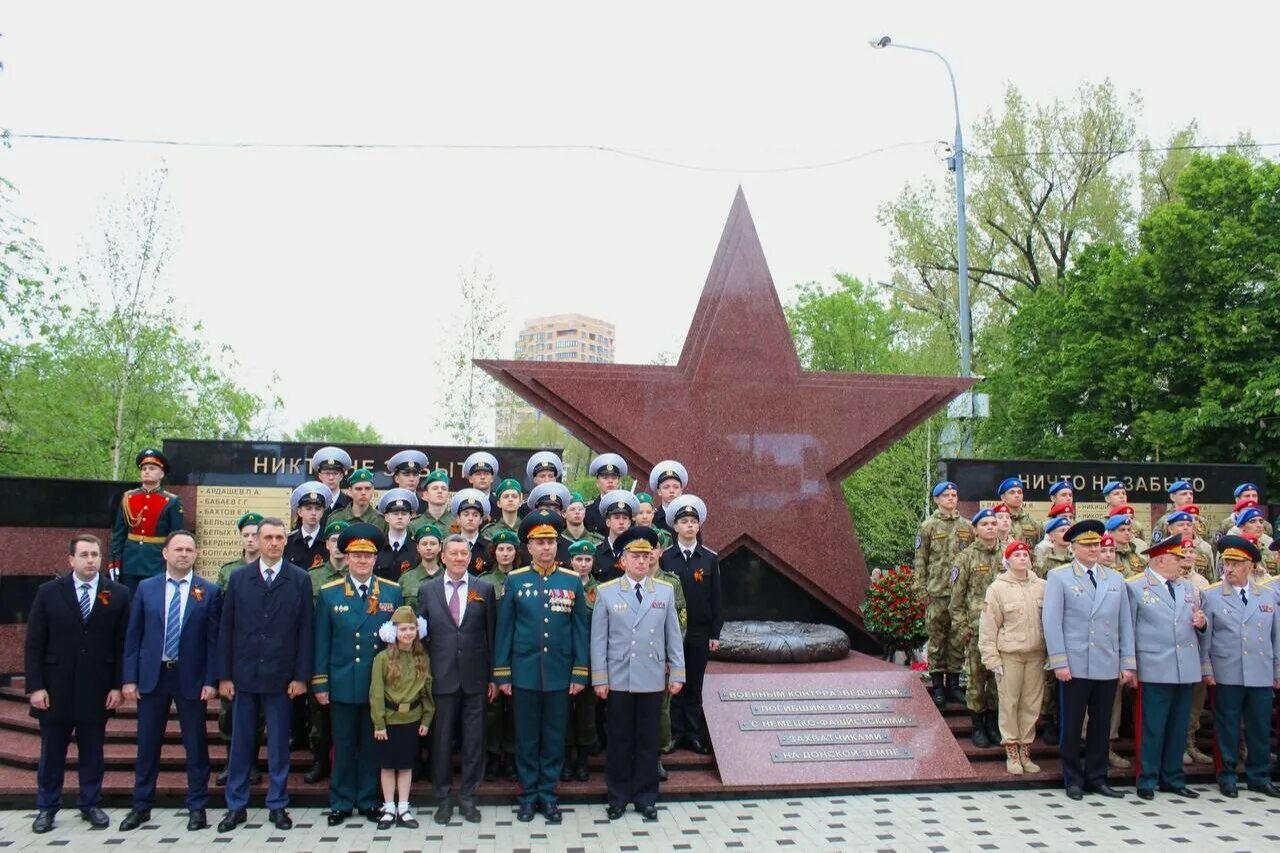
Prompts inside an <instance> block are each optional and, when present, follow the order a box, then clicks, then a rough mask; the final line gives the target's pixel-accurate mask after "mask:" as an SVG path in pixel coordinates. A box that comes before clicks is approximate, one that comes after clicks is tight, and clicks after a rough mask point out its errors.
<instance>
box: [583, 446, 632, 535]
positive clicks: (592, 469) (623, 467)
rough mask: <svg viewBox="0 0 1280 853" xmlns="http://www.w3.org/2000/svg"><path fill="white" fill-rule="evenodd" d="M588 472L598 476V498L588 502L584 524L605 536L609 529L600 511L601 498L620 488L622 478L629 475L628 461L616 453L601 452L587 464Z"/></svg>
mask: <svg viewBox="0 0 1280 853" xmlns="http://www.w3.org/2000/svg"><path fill="white" fill-rule="evenodd" d="M587 473H589V474H590V475H591V476H593V477H595V478H596V499H595V500H593V501H592V502H591V503H589V504H586V505H585V506H586V511H587V512H586V516H584V518H583V522H582V523H583V524H584V525H585V526H586V528H587V529H588V530H590V531H591V532H592V533H595V534H597V535H600V536H604V535H605V534H606V533H608V529H607V528H606V527H605V525H604V514H603V513H601V512H600V499H601V498H602V497H604V496H605V495H607V494H608V493H609V492H612V491H613V490H614V489H616V488H618V484H619V483H620V482H621V481H622V478H623V477H625V476H627V462H626V460H625V459H623V458H622V457H621V456H619V455H618V454H616V453H601V454H600V455H599V456H597V457H596V458H595V459H592V460H591V464H590V465H589V466H587Z"/></svg>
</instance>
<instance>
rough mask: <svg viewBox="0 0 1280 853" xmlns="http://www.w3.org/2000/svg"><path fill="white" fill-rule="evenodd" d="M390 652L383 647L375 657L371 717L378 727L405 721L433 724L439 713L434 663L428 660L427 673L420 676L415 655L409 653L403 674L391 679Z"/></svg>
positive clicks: (403, 664)
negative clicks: (434, 690) (433, 693)
mask: <svg viewBox="0 0 1280 853" xmlns="http://www.w3.org/2000/svg"><path fill="white" fill-rule="evenodd" d="M387 652H388V650H387V649H383V650H382V651H380V652H378V654H377V655H376V656H375V657H374V659H373V673H372V676H371V680H370V682H369V717H370V718H371V719H372V721H373V728H374V730H375V731H385V730H386V728H387V726H398V725H405V724H413V725H418V726H427V727H430V726H431V720H432V719H433V718H434V717H435V714H436V703H435V700H434V699H432V698H431V662H430V661H429V660H428V661H427V671H426V673H425V674H423V675H418V667H417V665H416V664H415V663H414V661H413V658H412V657H410V656H408V655H406V656H405V659H404V660H402V661H401V662H400V676H399V677H398V678H396V679H395V680H394V681H391V680H390V679H388V677H387V659H388V654H387Z"/></svg>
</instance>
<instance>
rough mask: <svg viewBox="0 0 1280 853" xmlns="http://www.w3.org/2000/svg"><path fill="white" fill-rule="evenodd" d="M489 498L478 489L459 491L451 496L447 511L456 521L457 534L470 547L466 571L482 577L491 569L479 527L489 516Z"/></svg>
mask: <svg viewBox="0 0 1280 853" xmlns="http://www.w3.org/2000/svg"><path fill="white" fill-rule="evenodd" d="M489 507H490V503H489V496H488V495H486V494H485V493H484V492H482V491H480V490H479V489H461V490H459V491H458V493H457V494H456V495H454V496H453V503H452V504H451V505H450V506H449V511H450V512H452V513H453V515H454V517H455V518H457V520H458V533H459V535H461V536H462V537H463V538H464V539H466V540H467V542H468V543H469V544H470V546H471V563H470V565H468V566H467V571H469V572H471V574H472V575H482V574H484V573H485V572H487V571H489V570H490V569H492V568H493V565H492V562H491V561H490V559H489V543H488V542H486V541H485V540H484V538H483V537H482V536H481V535H480V525H481V523H483V521H484V519H485V517H486V516H488V515H489Z"/></svg>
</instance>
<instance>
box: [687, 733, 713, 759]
mask: <svg viewBox="0 0 1280 853" xmlns="http://www.w3.org/2000/svg"><path fill="white" fill-rule="evenodd" d="M689 749H691V750H693V751H694V752H696V753H698V755H710V754H711V750H709V749H707V745H706V744H705V743H703V742H702V741H701V740H699V739H698V738H696V737H691V738H689Z"/></svg>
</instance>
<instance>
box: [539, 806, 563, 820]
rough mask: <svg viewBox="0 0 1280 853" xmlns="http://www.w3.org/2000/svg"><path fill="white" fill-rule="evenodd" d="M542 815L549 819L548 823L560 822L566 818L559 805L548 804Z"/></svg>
mask: <svg viewBox="0 0 1280 853" xmlns="http://www.w3.org/2000/svg"><path fill="white" fill-rule="evenodd" d="M542 816H543V817H544V818H546V819H547V823H559V822H560V821H562V820H564V815H562V814H560V807H559V806H547V808H546V810H545V811H544V812H543V813H542Z"/></svg>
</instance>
